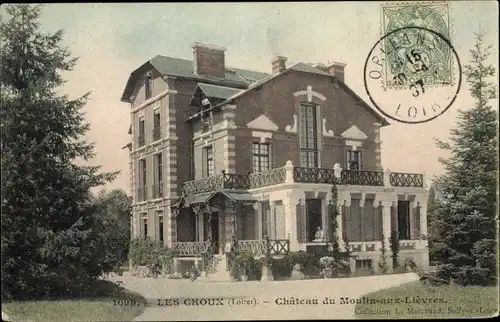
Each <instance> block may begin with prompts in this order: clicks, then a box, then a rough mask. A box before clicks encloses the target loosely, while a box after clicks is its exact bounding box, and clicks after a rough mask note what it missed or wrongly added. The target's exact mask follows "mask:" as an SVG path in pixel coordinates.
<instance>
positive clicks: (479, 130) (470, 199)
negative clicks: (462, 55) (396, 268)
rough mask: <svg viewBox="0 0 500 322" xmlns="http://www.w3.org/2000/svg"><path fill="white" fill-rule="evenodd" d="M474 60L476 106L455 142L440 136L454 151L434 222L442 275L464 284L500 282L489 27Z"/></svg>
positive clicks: (463, 116) (468, 74) (465, 115)
mask: <svg viewBox="0 0 500 322" xmlns="http://www.w3.org/2000/svg"><path fill="white" fill-rule="evenodd" d="M475 36H476V37H475V38H476V42H475V45H474V47H473V48H472V49H471V50H470V55H471V59H470V64H468V65H466V66H465V68H464V71H463V74H464V76H465V79H466V81H467V83H468V84H469V92H470V94H471V96H472V97H473V98H474V100H475V106H474V107H473V108H472V109H469V110H461V111H459V117H458V121H457V127H456V128H455V129H453V130H451V132H450V142H443V141H440V140H437V143H438V146H439V147H440V148H442V149H444V150H447V151H449V152H450V154H451V157H450V158H449V159H446V160H444V159H440V161H441V162H442V163H443V165H444V166H445V170H446V173H445V174H444V175H443V176H441V177H440V178H439V180H438V182H439V184H440V186H441V191H442V198H439V199H438V200H437V218H436V220H435V221H434V223H435V225H436V228H437V231H438V234H439V240H438V241H436V242H435V243H434V246H433V249H432V251H433V253H434V256H435V257H436V258H437V260H438V262H439V264H438V270H437V274H436V275H437V278H438V279H439V280H441V281H445V282H450V281H453V282H454V283H458V284H460V285H471V284H476V285H477V284H479V285H485V284H490V283H495V282H496V278H497V277H496V249H495V245H496V242H495V237H496V236H495V233H496V229H497V228H498V223H496V218H495V217H496V211H495V210H496V187H497V185H496V180H497V179H498V171H497V170H498V169H497V157H498V154H497V151H496V146H497V126H498V124H497V121H496V120H497V113H496V111H495V110H494V109H493V108H492V106H491V105H489V101H490V100H491V99H493V98H495V97H496V94H495V87H494V84H493V83H492V82H491V81H490V78H491V77H493V76H494V75H495V69H494V67H493V66H492V65H489V64H488V63H487V61H488V58H489V56H490V49H491V46H487V47H485V45H484V41H483V38H484V32H479V33H477V34H475Z"/></svg>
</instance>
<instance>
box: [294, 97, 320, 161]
mask: <svg viewBox="0 0 500 322" xmlns="http://www.w3.org/2000/svg"><path fill="white" fill-rule="evenodd" d="M299 133H300V135H299V147H300V166H301V167H306V168H318V167H319V138H318V105H317V104H311V103H301V104H300V119H299Z"/></svg>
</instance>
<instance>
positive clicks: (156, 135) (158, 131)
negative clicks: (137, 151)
mask: <svg viewBox="0 0 500 322" xmlns="http://www.w3.org/2000/svg"><path fill="white" fill-rule="evenodd" d="M160 138H161V127H155V128H154V129H153V141H158V140H159V139H160Z"/></svg>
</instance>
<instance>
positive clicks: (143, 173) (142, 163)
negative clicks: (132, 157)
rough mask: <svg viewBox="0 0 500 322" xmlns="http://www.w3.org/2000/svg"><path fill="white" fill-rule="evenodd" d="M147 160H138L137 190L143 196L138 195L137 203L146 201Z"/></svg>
mask: <svg viewBox="0 0 500 322" xmlns="http://www.w3.org/2000/svg"><path fill="white" fill-rule="evenodd" d="M147 171H148V170H147V160H146V158H142V159H139V189H142V191H143V195H142V198H141V194H140V193H139V196H138V199H139V201H146V200H147V199H148V198H147V186H148V182H147V180H148V172H147Z"/></svg>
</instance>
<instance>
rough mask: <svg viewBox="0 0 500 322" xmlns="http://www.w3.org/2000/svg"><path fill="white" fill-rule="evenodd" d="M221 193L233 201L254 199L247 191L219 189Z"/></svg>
mask: <svg viewBox="0 0 500 322" xmlns="http://www.w3.org/2000/svg"><path fill="white" fill-rule="evenodd" d="M221 193H222V194H223V195H225V196H226V197H228V198H229V199H231V200H233V201H256V200H257V199H255V198H254V197H252V196H251V195H250V194H249V193H246V192H235V191H231V190H221Z"/></svg>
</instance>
